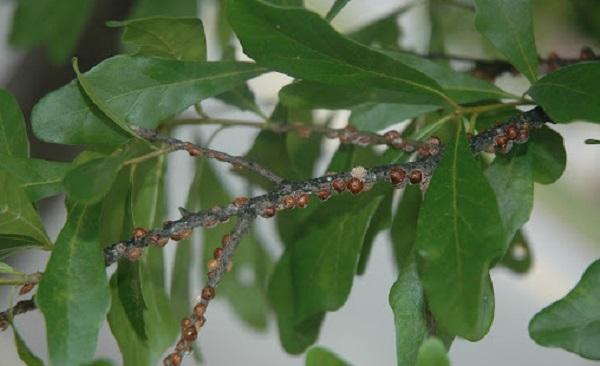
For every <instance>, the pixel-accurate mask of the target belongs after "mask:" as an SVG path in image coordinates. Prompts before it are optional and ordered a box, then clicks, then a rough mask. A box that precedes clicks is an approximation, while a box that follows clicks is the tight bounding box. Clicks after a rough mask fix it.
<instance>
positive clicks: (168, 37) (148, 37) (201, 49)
mask: <svg viewBox="0 0 600 366" xmlns="http://www.w3.org/2000/svg"><path fill="white" fill-rule="evenodd" d="M109 25H110V26H113V27H123V28H124V31H123V36H122V38H121V40H122V41H123V43H129V44H132V45H134V46H135V47H136V48H137V52H136V53H135V54H136V55H141V56H156V57H164V58H171V59H175V60H182V61H203V60H206V38H205V36H204V27H203V25H202V21H201V20H200V19H197V18H168V17H156V18H145V19H135V20H128V21H124V22H110V23H109Z"/></svg>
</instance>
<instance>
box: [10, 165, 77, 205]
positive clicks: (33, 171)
mask: <svg viewBox="0 0 600 366" xmlns="http://www.w3.org/2000/svg"><path fill="white" fill-rule="evenodd" d="M0 169H1V170H4V171H7V172H10V174H11V175H12V177H13V178H15V180H17V181H18V183H19V186H20V187H21V188H22V189H23V190H25V192H26V193H27V196H28V197H29V199H30V200H31V201H37V200H39V199H42V198H45V197H50V196H54V195H56V194H58V193H60V192H62V191H64V186H63V178H64V176H65V175H66V174H67V172H68V171H69V170H71V169H73V165H72V164H70V163H62V162H58V161H48V160H41V159H31V158H23V157H18V156H11V155H4V154H0Z"/></svg>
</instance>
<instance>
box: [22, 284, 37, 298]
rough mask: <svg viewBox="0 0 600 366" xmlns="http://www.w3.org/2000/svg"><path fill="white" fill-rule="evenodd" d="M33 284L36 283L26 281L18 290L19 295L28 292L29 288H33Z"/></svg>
mask: <svg viewBox="0 0 600 366" xmlns="http://www.w3.org/2000/svg"><path fill="white" fill-rule="evenodd" d="M35 285H36V284H35V283H34V282H27V283H26V284H24V285H23V287H21V289H20V290H19V295H25V294H26V293H28V292H30V291H31V290H33V288H34V287H35Z"/></svg>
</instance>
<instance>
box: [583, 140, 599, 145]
mask: <svg viewBox="0 0 600 366" xmlns="http://www.w3.org/2000/svg"><path fill="white" fill-rule="evenodd" d="M585 144H586V145H600V140H598V139H585Z"/></svg>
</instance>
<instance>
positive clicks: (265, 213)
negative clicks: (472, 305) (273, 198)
mask: <svg viewBox="0 0 600 366" xmlns="http://www.w3.org/2000/svg"><path fill="white" fill-rule="evenodd" d="M276 211H277V210H276V209H275V207H274V206H267V207H264V208H263V209H262V211H261V212H260V215H261V216H262V217H264V218H267V219H268V218H271V217H273V216H275V212H276Z"/></svg>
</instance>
